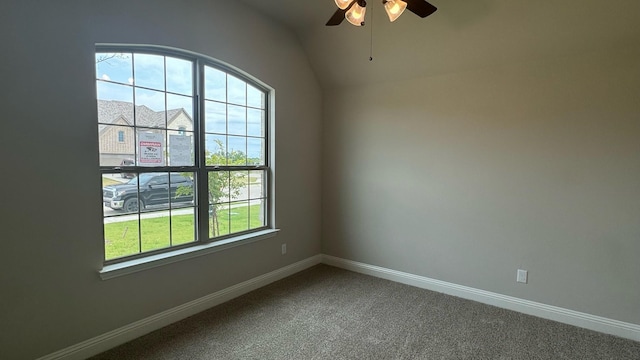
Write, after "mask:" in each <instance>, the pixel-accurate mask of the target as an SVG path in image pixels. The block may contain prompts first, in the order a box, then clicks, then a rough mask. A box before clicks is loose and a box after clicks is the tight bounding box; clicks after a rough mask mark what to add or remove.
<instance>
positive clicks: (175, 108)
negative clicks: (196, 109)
mask: <svg viewBox="0 0 640 360" xmlns="http://www.w3.org/2000/svg"><path fill="white" fill-rule="evenodd" d="M167 123H168V124H167V125H168V128H169V129H179V128H180V127H184V128H185V129H186V130H189V131H191V130H193V98H192V97H188V96H180V95H173V94H167Z"/></svg>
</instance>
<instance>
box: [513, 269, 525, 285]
mask: <svg viewBox="0 0 640 360" xmlns="http://www.w3.org/2000/svg"><path fill="white" fill-rule="evenodd" d="M516 281H517V282H519V283H523V284H526V283H527V270H522V269H518V274H517V276H516Z"/></svg>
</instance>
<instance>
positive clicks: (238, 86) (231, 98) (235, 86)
mask: <svg viewBox="0 0 640 360" xmlns="http://www.w3.org/2000/svg"><path fill="white" fill-rule="evenodd" d="M227 87H228V89H229V94H228V99H227V102H229V103H231V104H238V105H246V104H247V83H246V82H244V81H242V80H240V79H238V78H237V77H235V76H232V75H227Z"/></svg>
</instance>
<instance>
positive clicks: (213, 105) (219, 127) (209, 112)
mask: <svg viewBox="0 0 640 360" xmlns="http://www.w3.org/2000/svg"><path fill="white" fill-rule="evenodd" d="M204 111H205V119H204V127H205V131H206V132H209V133H219V134H224V133H226V132H227V105H225V104H223V103H219V102H213V101H205V103H204Z"/></svg>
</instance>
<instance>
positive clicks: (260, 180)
mask: <svg viewBox="0 0 640 360" xmlns="http://www.w3.org/2000/svg"><path fill="white" fill-rule="evenodd" d="M265 176H266V170H253V171H250V172H249V179H248V184H249V199H251V200H255V199H260V198H264V197H265V194H266V192H265V189H264V185H265V184H266V181H264V178H265Z"/></svg>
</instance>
